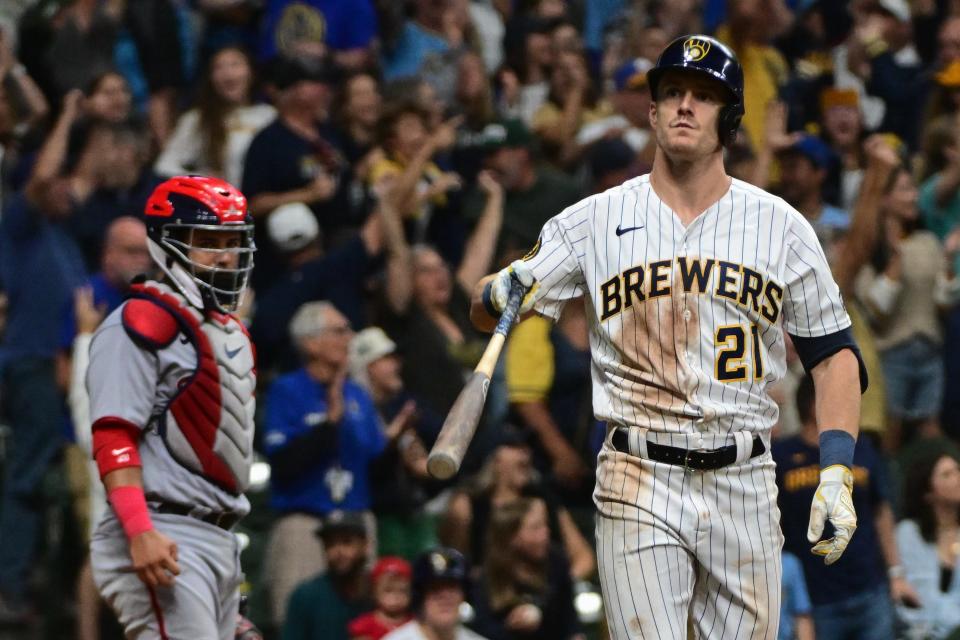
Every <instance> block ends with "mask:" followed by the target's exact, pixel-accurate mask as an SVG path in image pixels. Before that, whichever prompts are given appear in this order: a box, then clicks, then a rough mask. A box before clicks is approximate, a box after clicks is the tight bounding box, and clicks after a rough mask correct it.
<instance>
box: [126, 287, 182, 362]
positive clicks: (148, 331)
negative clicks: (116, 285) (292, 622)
mask: <svg viewBox="0 0 960 640" xmlns="http://www.w3.org/2000/svg"><path fill="white" fill-rule="evenodd" d="M121 318H122V320H123V328H124V329H125V330H126V332H127V335H129V336H130V337H131V338H132V339H133V340H134V342H136V343H137V344H139V345H140V346H141V347H143V348H145V349H150V350H156V349H162V348H164V347H166V346H167V345H168V344H170V343H171V342H173V339H174V338H176V337H177V334H178V333H180V325H178V324H177V319H176V318H174V317H173V314H171V313H170V312H169V311H167V310H166V309H164V308H163V307H160V306H159V305H157V304H154V303H153V302H150V301H149V300H142V299H138V298H134V299H133V300H129V301H128V302H127V303H126V304H125V305H124V306H123V314H122V316H121Z"/></svg>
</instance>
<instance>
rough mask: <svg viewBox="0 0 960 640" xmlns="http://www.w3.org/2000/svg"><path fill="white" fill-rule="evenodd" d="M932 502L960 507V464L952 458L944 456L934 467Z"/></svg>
mask: <svg viewBox="0 0 960 640" xmlns="http://www.w3.org/2000/svg"><path fill="white" fill-rule="evenodd" d="M930 501H931V502H932V503H933V504H935V505H943V506H948V507H957V506H960V464H958V463H957V461H956V460H955V459H954V458H953V457H951V456H943V457H942V458H940V460H938V461H937V464H936V465H934V467H933V474H932V475H931V476H930Z"/></svg>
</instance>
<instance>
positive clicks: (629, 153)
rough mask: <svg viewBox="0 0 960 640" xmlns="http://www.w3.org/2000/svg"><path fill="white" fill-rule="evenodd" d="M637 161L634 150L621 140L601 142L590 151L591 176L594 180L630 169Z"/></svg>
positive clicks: (612, 139) (613, 139) (614, 139)
mask: <svg viewBox="0 0 960 640" xmlns="http://www.w3.org/2000/svg"><path fill="white" fill-rule="evenodd" d="M636 159H637V155H636V153H634V151H633V148H632V147H631V146H630V145H629V144H627V143H626V142H624V141H623V140H622V139H620V138H611V139H607V140H600V141H599V142H597V143H596V144H595V145H593V148H591V149H590V157H589V164H590V175H591V176H592V177H593V179H594V180H599V179H600V178H602V177H603V176H606V175H609V174H611V173H614V172H615V171H623V170H625V169H628V168H630V166H631V165H632V164H634V162H635V161H636Z"/></svg>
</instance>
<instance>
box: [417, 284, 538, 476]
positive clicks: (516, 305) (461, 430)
mask: <svg viewBox="0 0 960 640" xmlns="http://www.w3.org/2000/svg"><path fill="white" fill-rule="evenodd" d="M524 294H526V287H524V286H523V285H522V284H520V282H519V281H517V280H514V281H513V282H512V283H511V285H510V295H509V297H508V298H507V305H506V307H505V308H504V310H503V313H502V314H501V315H500V321H499V322H497V328H496V329H494V331H493V336H492V337H491V338H490V342H489V343H488V344H487V348H486V349H484V351H483V356H482V357H481V358H480V362H479V363H478V364H477V366H476V368H475V369H474V370H473V375H471V376H470V379H469V380H467V384H465V385H464V387H463V390H461V391H460V395H459V396H457V400H456V402H454V403H453V406H452V407H451V408H450V413H448V414H447V419H446V420H444V422H443V428H442V429H441V430H440V435H439V436H437V442H436V443H435V444H434V445H433V449H431V450H430V456H429V457H428V458H427V471H429V472H430V475H432V476H433V477H434V478H437V479H438V480H446V479H448V478H451V477H452V476H453V475H454V474H455V473H457V471H459V470H460V464H461V463H462V462H463V456H464V454H466V452H467V447H469V446H470V441H471V440H473V434H474V433H476V431H477V423H478V422H479V421H480V414H481V413H483V405H484V403H485V402H486V401H487V389H488V388H489V387H490V377H491V376H492V375H493V370H494V368H495V367H496V366H497V360H498V359H499V358H500V351H501V350H502V349H503V345H504V343H505V342H506V340H507V333H508V332H509V331H510V328H511V327H513V323H514V322H516V320H517V315H518V314H517V312H518V311H519V309H520V303H521V302H522V301H523V296H524Z"/></svg>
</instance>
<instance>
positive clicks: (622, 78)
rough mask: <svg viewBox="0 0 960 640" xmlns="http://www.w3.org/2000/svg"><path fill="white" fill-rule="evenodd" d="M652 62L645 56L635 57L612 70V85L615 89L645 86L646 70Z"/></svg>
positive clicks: (625, 89)
mask: <svg viewBox="0 0 960 640" xmlns="http://www.w3.org/2000/svg"><path fill="white" fill-rule="evenodd" d="M652 67H653V63H652V62H650V61H649V60H647V59H646V58H635V59H634V60H630V61H629V62H626V63H624V64H622V65H620V66H619V67H618V68H617V70H616V71H614V72H613V86H614V87H615V88H616V89H617V91H630V90H635V89H646V88H647V71H649V70H650V69H651V68H652Z"/></svg>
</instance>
